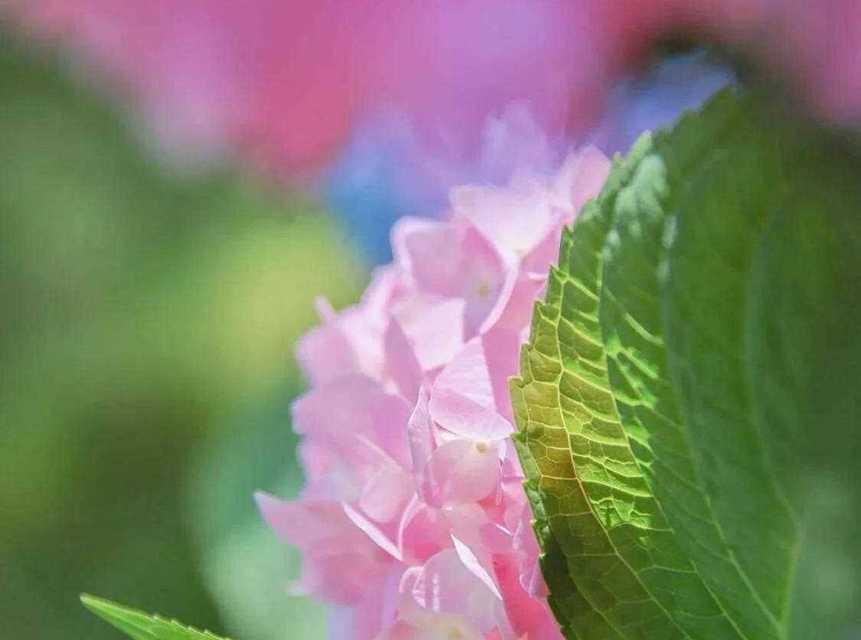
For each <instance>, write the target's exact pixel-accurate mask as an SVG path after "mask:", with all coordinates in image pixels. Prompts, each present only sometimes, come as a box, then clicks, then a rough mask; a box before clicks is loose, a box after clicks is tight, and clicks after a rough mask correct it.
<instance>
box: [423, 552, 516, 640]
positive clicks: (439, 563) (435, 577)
mask: <svg viewBox="0 0 861 640" xmlns="http://www.w3.org/2000/svg"><path fill="white" fill-rule="evenodd" d="M412 595H413V598H414V599H415V601H416V603H417V604H418V605H419V607H420V608H422V609H424V610H425V611H428V612H433V613H442V614H453V615H458V616H463V618H464V619H466V620H469V621H470V622H471V623H472V624H474V625H475V627H476V628H477V629H478V630H479V631H481V632H482V633H489V632H490V631H492V630H493V629H495V628H497V627H498V626H500V623H501V622H504V621H505V614H504V612H503V610H502V604H501V603H500V601H499V599H498V598H497V597H496V595H494V593H493V592H492V591H491V590H490V589H489V588H488V587H487V585H485V584H484V583H483V582H482V581H481V580H479V579H478V578H477V577H476V576H475V575H474V574H473V573H472V572H470V571H469V569H467V568H466V567H465V566H464V564H463V562H462V561H461V559H460V558H459V557H458V555H457V552H456V551H454V549H446V550H445V551H440V552H439V553H438V554H436V555H435V556H433V557H432V558H431V559H430V560H428V561H427V562H426V563H425V565H424V567H423V568H422V572H421V573H420V574H419V576H418V578H417V579H416V581H415V584H414V585H413V590H412Z"/></svg>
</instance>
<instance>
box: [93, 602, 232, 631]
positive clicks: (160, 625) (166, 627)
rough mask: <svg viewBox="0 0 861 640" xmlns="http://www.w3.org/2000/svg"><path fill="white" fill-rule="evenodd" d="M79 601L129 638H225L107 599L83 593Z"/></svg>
mask: <svg viewBox="0 0 861 640" xmlns="http://www.w3.org/2000/svg"><path fill="white" fill-rule="evenodd" d="M81 602H83V603H84V606H85V607H87V609H89V610H90V611H92V612H93V613H95V614H96V615H97V616H99V617H101V618H104V619H105V620H106V621H108V622H109V623H111V624H112V625H113V626H115V627H116V628H117V629H119V630H120V631H122V632H123V633H125V634H126V635H128V637H129V638H131V639H132V640H226V639H222V638H219V637H218V636H216V635H215V634H212V633H210V632H208V631H198V630H197V629H193V628H191V627H186V626H183V625H181V624H180V623H178V622H177V621H176V620H165V619H164V618H160V617H158V616H151V615H148V614H146V613H143V612H141V611H136V610H135V609H130V608H128V607H124V606H121V605H118V604H116V603H114V602H111V601H110V600H103V599H101V598H95V597H93V596H88V595H83V596H81Z"/></svg>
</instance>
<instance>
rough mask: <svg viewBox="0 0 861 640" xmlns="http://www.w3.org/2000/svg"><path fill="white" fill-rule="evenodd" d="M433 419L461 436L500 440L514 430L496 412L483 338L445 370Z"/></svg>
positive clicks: (433, 400)
mask: <svg viewBox="0 0 861 640" xmlns="http://www.w3.org/2000/svg"><path fill="white" fill-rule="evenodd" d="M428 410H429V411H430V415H431V418H432V419H433V420H434V421H435V422H436V423H438V424H439V425H440V426H441V427H443V428H445V429H447V430H448V431H451V432H452V433H455V434H457V435H459V436H463V437H467V438H473V439H476V440H498V439H502V438H505V437H507V436H508V435H510V434H511V432H512V431H513V427H512V425H511V423H510V422H509V421H508V420H506V419H505V418H504V417H503V416H502V415H500V413H499V411H497V409H496V399H495V398H494V389H493V384H492V382H491V379H490V373H489V371H488V368H487V360H486V359H485V354H484V346H483V344H482V341H481V338H473V339H472V340H470V342H469V343H467V345H466V346H465V347H464V348H463V349H462V350H461V351H460V352H459V353H458V355H457V356H456V357H455V358H454V359H453V360H452V361H451V362H450V363H449V364H448V365H447V366H446V367H445V368H444V369H443V370H442V372H441V373H440V374H439V376H438V377H437V379H436V381H435V382H434V385H433V389H432V391H431V398H430V402H429V404H428Z"/></svg>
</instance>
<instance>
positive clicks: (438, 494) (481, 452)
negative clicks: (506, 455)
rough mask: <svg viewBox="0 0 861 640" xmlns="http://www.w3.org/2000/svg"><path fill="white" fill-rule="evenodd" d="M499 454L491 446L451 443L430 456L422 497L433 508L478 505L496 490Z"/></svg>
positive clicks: (456, 441) (424, 477)
mask: <svg viewBox="0 0 861 640" xmlns="http://www.w3.org/2000/svg"><path fill="white" fill-rule="evenodd" d="M498 482H499V454H498V451H497V448H496V447H495V446H494V445H493V444H490V443H485V442H474V441H472V440H452V441H450V442H446V443H444V444H442V445H441V446H440V447H439V448H438V449H437V450H436V451H434V452H433V454H432V455H431V458H430V460H429V461H428V464H427V466H426V467H425V469H424V474H423V480H422V485H421V494H422V497H423V498H424V500H425V501H426V502H427V503H428V504H431V505H434V506H442V505H444V504H459V503H464V502H477V501H479V500H481V499H482V498H484V497H485V496H487V495H489V494H491V493H493V492H494V491H495V490H496V485H497V483H498Z"/></svg>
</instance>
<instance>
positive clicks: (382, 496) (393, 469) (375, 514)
mask: <svg viewBox="0 0 861 640" xmlns="http://www.w3.org/2000/svg"><path fill="white" fill-rule="evenodd" d="M414 493H415V490H414V489H413V482H412V478H411V477H410V475H409V474H407V473H406V472H405V471H404V470H403V469H401V468H400V467H399V466H398V465H396V464H383V465H380V467H379V468H378V469H377V470H376V471H375V472H374V473H373V474H372V475H371V477H370V478H369V479H368V480H367V481H366V482H365V485H364V487H362V494H361V496H360V497H359V508H360V509H361V510H362V511H363V512H364V513H365V514H366V515H367V516H368V517H369V518H371V519H373V520H376V521H377V522H391V521H392V520H394V519H395V518H396V517H398V516H399V515H400V514H401V513H403V510H404V508H405V507H406V505H407V503H408V502H409V501H410V499H411V498H412V496H413V494H414Z"/></svg>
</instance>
